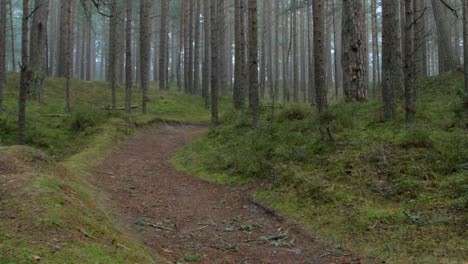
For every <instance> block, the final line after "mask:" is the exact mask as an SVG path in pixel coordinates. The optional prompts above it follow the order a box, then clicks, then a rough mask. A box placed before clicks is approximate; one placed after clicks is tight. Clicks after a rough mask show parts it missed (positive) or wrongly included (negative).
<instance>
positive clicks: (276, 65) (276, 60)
mask: <svg viewBox="0 0 468 264" xmlns="http://www.w3.org/2000/svg"><path fill="white" fill-rule="evenodd" d="M279 2H280V0H275V41H274V43H275V52H274V61H273V63H272V65H274V66H273V67H274V68H275V69H274V74H273V76H274V77H273V78H274V80H275V84H274V88H273V89H274V92H273V102H275V101H276V100H278V97H279V80H280V56H279V44H280V43H279V35H280V30H279V23H280V3H279Z"/></svg>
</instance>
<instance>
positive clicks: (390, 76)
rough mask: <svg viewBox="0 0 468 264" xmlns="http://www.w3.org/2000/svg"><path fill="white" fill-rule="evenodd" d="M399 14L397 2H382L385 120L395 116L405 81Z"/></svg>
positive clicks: (395, 0)
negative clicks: (397, 94)
mask: <svg viewBox="0 0 468 264" xmlns="http://www.w3.org/2000/svg"><path fill="white" fill-rule="evenodd" d="M397 14H398V1H397V0H382V15H383V19H382V99H383V102H384V118H385V119H391V118H393V117H394V115H395V93H396V92H398V91H400V90H401V87H402V83H401V80H402V79H403V76H402V75H403V72H402V65H401V62H402V60H401V53H400V51H401V48H400V36H399V30H398V28H399V23H398V16H397Z"/></svg>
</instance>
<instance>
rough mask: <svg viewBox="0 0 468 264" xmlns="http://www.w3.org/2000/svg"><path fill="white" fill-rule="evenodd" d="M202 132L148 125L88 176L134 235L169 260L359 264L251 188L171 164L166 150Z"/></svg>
mask: <svg viewBox="0 0 468 264" xmlns="http://www.w3.org/2000/svg"><path fill="white" fill-rule="evenodd" d="M206 131H207V129H206V128H203V127H194V126H182V125H180V126H173V125H171V126H170V125H166V126H163V127H158V128H149V129H146V130H144V131H143V132H141V133H139V134H138V135H137V136H135V137H133V138H131V139H129V140H127V141H126V142H124V143H123V144H121V145H120V146H119V147H117V148H116V149H115V150H114V151H113V152H112V153H110V154H109V155H108V156H107V157H106V158H105V159H103V160H102V161H101V162H100V163H99V165H98V166H97V169H96V174H95V175H94V177H92V180H91V181H92V182H94V183H95V186H96V187H95V188H97V189H98V190H102V191H104V193H105V196H106V197H107V198H108V199H109V201H108V205H109V206H110V207H111V208H110V210H111V212H112V213H113V214H114V216H115V217H116V218H117V219H119V221H120V222H121V224H122V225H123V227H124V228H125V229H127V230H129V231H131V233H132V234H134V235H135V238H136V239H138V240H140V241H142V242H143V243H145V244H146V245H147V246H149V247H150V248H151V249H153V250H154V253H155V254H156V255H159V256H162V257H164V258H165V259H168V260H170V261H173V262H174V263H184V262H198V263H245V264H247V263H295V264H297V263H360V260H359V258H356V257H352V256H351V255H350V254H348V253H347V252H345V251H340V250H337V249H334V248H333V249H330V248H328V247H326V246H324V245H323V243H322V242H320V239H319V237H318V236H316V235H314V234H313V233H312V232H310V231H307V230H306V229H305V228H303V227H301V226H299V225H297V224H296V223H293V222H291V221H288V220H286V219H284V218H282V217H280V216H278V215H276V214H275V213H273V212H272V211H269V210H268V209H265V208H263V207H262V206H261V205H259V204H256V203H255V202H253V201H252V200H251V199H250V198H249V197H250V193H252V192H253V189H255V187H253V186H251V185H241V186H232V185H231V186H221V185H218V184H216V183H210V182H206V181H203V180H201V179H198V178H196V177H193V176H190V175H187V174H184V173H182V172H179V171H177V170H176V169H175V168H174V167H173V165H172V163H171V157H172V155H173V153H174V152H175V151H176V150H177V149H179V148H180V147H182V146H184V145H185V144H187V143H189V142H191V141H192V140H193V139H195V138H196V137H198V136H200V135H202V134H203V133H205V132H206Z"/></svg>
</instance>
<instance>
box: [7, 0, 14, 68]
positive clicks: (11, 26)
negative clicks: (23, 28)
mask: <svg viewBox="0 0 468 264" xmlns="http://www.w3.org/2000/svg"><path fill="white" fill-rule="evenodd" d="M8 3H9V6H10V34H11V70H12V71H13V72H16V55H15V46H16V42H15V29H14V26H13V4H12V0H9V1H8Z"/></svg>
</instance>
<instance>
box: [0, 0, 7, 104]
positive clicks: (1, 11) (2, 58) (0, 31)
mask: <svg viewBox="0 0 468 264" xmlns="http://www.w3.org/2000/svg"><path fill="white" fill-rule="evenodd" d="M6 19H7V15H6V1H0V113H2V112H3V87H4V86H5V84H6V41H5V40H6V24H7V20H6Z"/></svg>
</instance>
